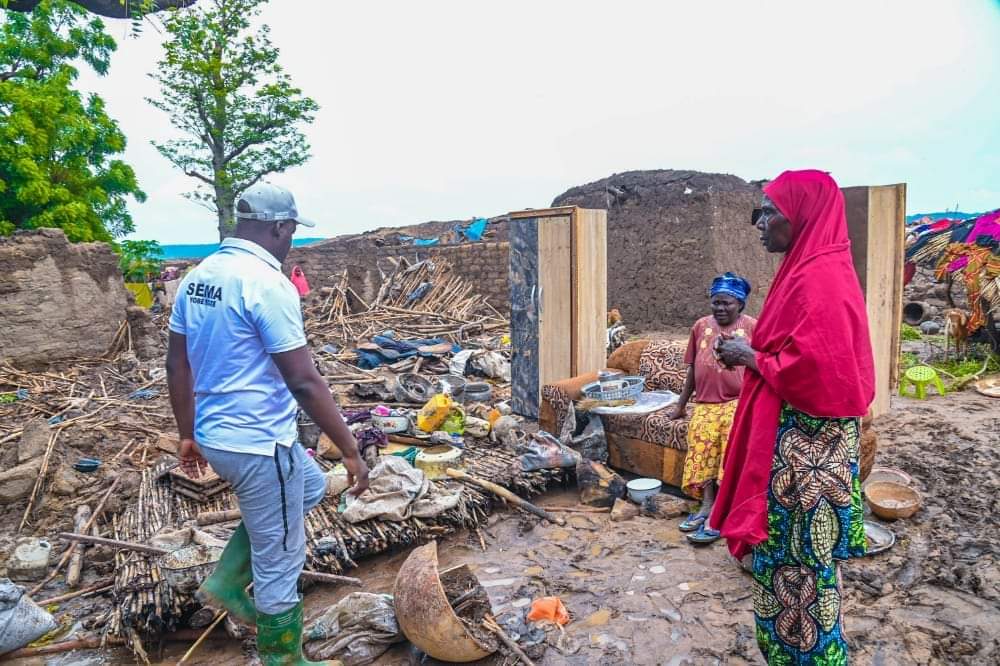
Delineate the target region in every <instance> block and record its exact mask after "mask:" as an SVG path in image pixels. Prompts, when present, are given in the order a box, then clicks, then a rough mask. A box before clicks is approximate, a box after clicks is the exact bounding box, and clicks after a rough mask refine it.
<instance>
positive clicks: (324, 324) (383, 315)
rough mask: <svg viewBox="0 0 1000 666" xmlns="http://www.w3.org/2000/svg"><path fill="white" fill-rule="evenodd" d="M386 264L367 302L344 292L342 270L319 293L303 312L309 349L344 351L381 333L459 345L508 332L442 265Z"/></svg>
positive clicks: (399, 261)
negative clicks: (329, 345) (327, 346)
mask: <svg viewBox="0 0 1000 666" xmlns="http://www.w3.org/2000/svg"><path fill="white" fill-rule="evenodd" d="M390 262H391V263H392V270H391V271H390V273H389V274H388V275H385V276H384V279H383V282H382V285H381V287H380V288H379V291H378V294H377V295H376V297H375V299H374V300H373V301H372V302H371V303H367V302H365V300H364V299H362V298H361V297H360V296H359V295H358V294H357V292H356V291H354V289H352V288H351V287H350V284H349V280H348V275H347V271H344V273H343V274H342V275H341V276H340V280H339V282H338V284H337V286H335V287H329V288H324V289H322V290H320V291H321V294H323V295H325V296H326V298H325V299H324V300H322V301H321V302H318V303H313V304H311V305H307V306H306V307H305V309H304V315H305V321H306V332H307V334H308V335H309V337H310V339H311V340H312V341H313V342H314V344H315V343H317V342H319V343H321V344H322V343H326V342H339V343H340V344H341V345H342V346H343V347H348V346H349V345H352V344H354V343H356V342H357V341H360V340H365V339H368V338H370V337H371V336H373V335H376V334H378V333H381V332H382V331H386V330H392V331H395V332H396V335H397V336H399V337H410V338H433V337H440V338H444V339H447V340H450V341H452V342H461V341H462V340H465V339H467V338H469V337H471V336H475V335H484V334H489V333H492V334H501V333H505V332H506V331H507V330H508V328H509V327H510V323H509V321H508V319H507V317H505V316H504V315H502V314H501V313H500V312H499V311H498V310H497V309H496V308H494V307H493V306H492V305H490V303H489V302H488V301H487V300H486V299H485V298H484V297H483V296H481V295H479V294H477V293H476V292H475V286H474V285H472V284H469V283H467V282H465V281H464V280H462V279H461V278H460V277H458V276H456V275H454V274H453V273H452V268H451V265H450V264H449V263H448V262H446V261H429V260H428V261H421V262H417V263H414V264H411V263H410V262H409V261H407V260H406V259H405V258H399V259H390ZM317 346H319V345H317ZM347 358H350V355H347Z"/></svg>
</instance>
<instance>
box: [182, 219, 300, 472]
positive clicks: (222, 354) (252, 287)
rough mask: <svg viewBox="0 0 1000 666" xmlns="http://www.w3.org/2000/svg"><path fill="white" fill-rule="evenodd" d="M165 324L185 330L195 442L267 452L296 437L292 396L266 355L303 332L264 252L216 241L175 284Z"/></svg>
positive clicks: (287, 289) (294, 343)
mask: <svg viewBox="0 0 1000 666" xmlns="http://www.w3.org/2000/svg"><path fill="white" fill-rule="evenodd" d="M170 330H171V331H173V332H175V333H179V334H181V335H184V336H187V353H188V359H189V361H190V363H191V370H192V372H193V373H194V393H195V430H194V436H195V441H197V442H198V445H199V446H207V447H209V448H213V449H221V450H223V451H231V452H235V453H254V454H260V455H266V456H273V455H274V447H275V445H276V444H280V445H282V446H289V445H291V444H292V443H294V442H295V440H296V438H297V427H296V422H295V416H296V411H297V406H296V402H295V398H293V397H292V394H291V393H290V392H289V390H288V387H287V386H286V385H285V381H284V379H282V377H281V373H280V372H278V368H277V366H275V364H274V361H273V360H271V356H270V355H271V354H277V353H281V352H286V351H291V350H293V349H298V348H299V347H303V346H305V344H306V336H305V331H304V327H303V325H302V308H301V305H300V303H299V295H298V292H297V291H296V290H295V287H294V286H293V285H292V283H291V282H290V281H289V280H288V278H286V277H285V275H284V274H283V273H282V272H281V263H280V262H279V261H278V260H277V259H276V258H275V257H274V256H273V255H271V253H269V252H268V251H267V250H265V249H264V248H262V247H261V246H259V245H257V244H256V243H253V242H251V241H247V240H243V239H239V238H228V239H226V240H225V241H223V243H222V246H221V247H220V248H219V250H218V251H217V252H215V253H214V254H212V255H211V256H209V257H207V258H206V259H205V260H204V261H202V262H201V263H200V264H198V266H197V267H196V268H195V269H194V270H192V271H191V272H190V273H188V275H187V276H185V278H184V279H183V281H182V282H181V284H180V287H179V288H178V290H177V300H176V301H175V302H174V307H173V312H172V313H171V315H170Z"/></svg>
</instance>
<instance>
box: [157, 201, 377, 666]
mask: <svg viewBox="0 0 1000 666" xmlns="http://www.w3.org/2000/svg"><path fill="white" fill-rule="evenodd" d="M236 218H237V226H236V235H235V237H233V238H228V239H226V240H225V241H223V243H222V246H221V247H220V248H219V250H218V251H217V252H215V253H214V254H212V255H211V256H209V257H208V258H206V259H205V260H204V261H202V262H201V263H200V264H199V265H198V267H197V268H195V269H194V270H193V271H191V272H190V273H189V274H188V275H187V276H186V277H185V278H184V280H183V281H182V282H181V284H180V287H179V288H178V292H177V300H176V302H175V303H174V307H173V311H172V313H171V316H170V345H169V350H168V352H167V379H168V384H169V388H170V403H171V406H172V407H173V411H174V417H175V418H176V420H177V427H178V430H179V431H180V439H181V442H180V449H179V457H180V461H181V466H182V467H183V468H184V469H185V470H186V471H187V472H188V473H189V474H192V475H194V476H197V475H199V474H200V473H201V471H202V469H203V467H204V463H205V461H206V460H207V462H208V463H209V464H210V465H211V466H212V469H214V470H215V472H216V473H217V474H218V475H219V476H220V477H222V478H223V479H225V480H226V481H228V482H229V483H230V484H231V485H232V487H233V490H234V492H235V493H236V497H237V499H238V501H239V505H240V513H241V514H242V518H243V520H242V522H241V523H240V525H239V527H238V528H237V529H236V532H234V534H233V536H232V538H231V539H230V541H229V543H228V544H226V548H225V550H224V551H223V554H222V558H221V559H220V560H219V562H218V564H217V565H216V568H215V571H214V572H213V573H212V575H211V576H210V577H209V578H208V579H206V580H205V582H204V583H203V584H202V586H201V587H200V588H199V590H198V597H199V599H200V600H201V601H202V602H203V603H204V604H206V605H209V606H216V607H222V608H224V609H225V610H226V611H228V612H229V615H230V616H231V617H232V618H233V619H234V620H236V621H238V622H240V623H242V624H246V625H248V626H254V625H256V627H257V646H258V652H259V653H260V657H261V660H262V661H263V662H264V664H265V665H270V664H286V663H289V664H291V663H294V664H305V663H312V662H307V661H305V660H304V659H303V657H302V652H301V634H302V601H301V597H300V596H299V593H298V578H299V575H300V574H301V572H302V567H303V565H304V564H305V558H306V542H305V523H304V517H305V514H306V513H307V512H308V511H309V510H310V509H312V508H313V507H314V506H316V505H317V504H319V502H320V500H322V499H323V495H324V493H325V492H326V480H325V478H324V476H323V474H322V473H321V472H320V469H319V467H318V466H317V465H316V463H315V461H313V460H312V459H311V458H310V457H309V456H308V455H306V454H305V451H304V450H303V448H302V446H301V445H300V444H299V443H298V441H297V426H296V415H297V410H298V407H300V406H301V407H302V409H303V410H305V412H306V413H307V414H308V415H309V416H310V417H311V418H312V420H313V421H314V422H315V423H316V424H317V425H318V426H319V427H320V429H321V430H322V431H323V432H324V433H325V434H326V435H327V436H328V437H329V438H330V439H331V440H333V442H334V443H335V444H336V445H337V448H339V449H340V451H341V452H342V453H343V456H344V457H343V462H344V465H345V467H347V471H348V477H349V480H350V482H351V484H352V485H353V487H352V488H351V490H350V491H349V492H351V493H353V494H355V495H357V494H360V493H362V492H364V490H365V489H366V488H367V487H368V468H367V466H366V465H365V463H364V460H362V458H361V456H360V454H359V453H358V448H357V443H356V442H355V440H354V436H353V435H352V434H351V431H350V430H349V429H348V427H347V425H346V424H345V423H344V420H343V418H342V417H341V415H340V411H339V409H338V408H337V405H336V403H335V402H334V400H333V397H332V395H331V394H330V389H329V387H328V386H327V384H326V382H325V381H324V380H323V377H322V376H320V374H319V372H318V371H317V370H316V366H315V365H314V363H313V360H312V356H311V354H310V353H309V348H308V347H307V346H306V337H305V331H304V328H303V324H302V310H301V306H300V303H299V295H298V292H297V291H296V289H295V287H294V286H293V285H292V283H291V282H290V281H289V280H288V278H286V277H285V275H284V274H283V273H282V272H281V263H282V262H283V261H284V259H285V257H286V256H287V255H288V250H289V249H290V248H291V244H292V235H293V234H294V233H295V228H296V226H297V225H299V224H302V225H305V226H314V225H313V224H312V223H311V222H308V221H306V220H303V219H302V218H300V217H299V216H298V211H297V209H296V207H295V200H294V198H293V197H292V195H291V193H290V192H288V191H287V190H284V189H282V188H279V187H276V186H274V185H270V184H267V183H260V184H257V185H254V186H252V187H250V188H248V189H247V191H246V192H244V194H243V196H242V197H241V198H240V200H239V202H238V203H237V206H236ZM251 581H252V582H253V584H254V588H253V600H252V601H251V599H250V597H249V595H248V594H247V592H246V588H247V586H248V585H249V584H250V582H251ZM289 632H291V634H289Z"/></svg>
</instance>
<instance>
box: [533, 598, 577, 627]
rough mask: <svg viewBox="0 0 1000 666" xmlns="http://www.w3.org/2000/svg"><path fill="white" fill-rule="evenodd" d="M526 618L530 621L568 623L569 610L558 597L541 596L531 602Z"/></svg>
mask: <svg viewBox="0 0 1000 666" xmlns="http://www.w3.org/2000/svg"><path fill="white" fill-rule="evenodd" d="M528 620H529V621H531V622H538V621H540V620H548V621H549V622H555V623H556V624H558V625H563V624H568V623H569V611H568V610H566V606H564V605H563V602H562V599H560V598H559V597H542V598H540V599H535V600H534V601H532V602H531V611H530V612H529V613H528Z"/></svg>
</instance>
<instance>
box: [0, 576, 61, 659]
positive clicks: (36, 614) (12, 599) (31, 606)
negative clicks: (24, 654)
mask: <svg viewBox="0 0 1000 666" xmlns="http://www.w3.org/2000/svg"><path fill="white" fill-rule="evenodd" d="M57 626H58V625H57V624H56V621H55V619H54V618H53V617H52V616H51V615H50V614H49V613H47V612H46V611H45V610H43V609H42V608H40V607H39V606H38V605H36V604H35V602H34V601H32V600H31V599H29V598H28V597H27V596H25V594H24V588H23V587H21V586H20V585H15V584H14V583H12V582H11V581H10V579H9V578H0V654H3V653H5V652H10V651H12V650H17V649H19V648H23V647H24V646H25V645H27V644H28V643H31V642H32V641H35V640H38V639H39V638H41V637H42V636H44V635H45V634H47V633H49V632H50V631H52V630H53V629H55V628H56V627H57Z"/></svg>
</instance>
